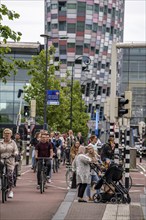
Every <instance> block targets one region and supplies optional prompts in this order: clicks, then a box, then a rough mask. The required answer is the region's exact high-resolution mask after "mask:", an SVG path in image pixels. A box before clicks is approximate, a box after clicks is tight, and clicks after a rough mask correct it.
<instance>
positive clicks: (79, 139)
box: [77, 132, 84, 145]
mask: <svg viewBox="0 0 146 220" xmlns="http://www.w3.org/2000/svg"><path fill="white" fill-rule="evenodd" d="M77 140H78V141H79V142H80V144H81V145H84V138H83V136H82V133H81V132H78V134H77Z"/></svg>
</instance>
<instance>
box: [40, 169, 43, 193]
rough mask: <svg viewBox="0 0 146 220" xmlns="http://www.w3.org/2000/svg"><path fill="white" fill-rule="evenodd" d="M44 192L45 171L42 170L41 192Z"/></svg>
mask: <svg viewBox="0 0 146 220" xmlns="http://www.w3.org/2000/svg"><path fill="white" fill-rule="evenodd" d="M43 192H44V173H43V171H41V175H40V193H41V194H42V193H43Z"/></svg>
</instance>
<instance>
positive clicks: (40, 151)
mask: <svg viewBox="0 0 146 220" xmlns="http://www.w3.org/2000/svg"><path fill="white" fill-rule="evenodd" d="M39 157H40V158H42V157H46V158H47V159H46V160H45V166H46V167H47V176H48V177H49V173H50V169H51V159H52V157H53V147H52V144H51V142H49V143H48V141H47V134H46V133H42V134H41V137H40V142H39V143H38V144H37V145H36V160H37V159H38V158H39ZM48 157H49V158H50V160H49V159H48ZM41 168H42V160H38V170H37V184H38V185H37V189H39V188H40V175H41Z"/></svg>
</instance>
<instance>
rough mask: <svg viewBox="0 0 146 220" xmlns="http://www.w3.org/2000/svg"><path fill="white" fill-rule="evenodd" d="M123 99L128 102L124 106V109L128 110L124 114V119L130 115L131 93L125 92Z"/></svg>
mask: <svg viewBox="0 0 146 220" xmlns="http://www.w3.org/2000/svg"><path fill="white" fill-rule="evenodd" d="M125 99H127V100H128V103H127V104H126V105H125V109H128V113H127V114H125V117H126V118H131V114H132V92H131V91H125Z"/></svg>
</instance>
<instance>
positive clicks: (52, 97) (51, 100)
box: [47, 90, 60, 105]
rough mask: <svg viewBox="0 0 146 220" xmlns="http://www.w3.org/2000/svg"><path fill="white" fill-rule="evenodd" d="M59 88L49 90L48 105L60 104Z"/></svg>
mask: <svg viewBox="0 0 146 220" xmlns="http://www.w3.org/2000/svg"><path fill="white" fill-rule="evenodd" d="M59 94H60V93H59V90H48V91H47V105H59V104H60V103H59Z"/></svg>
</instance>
